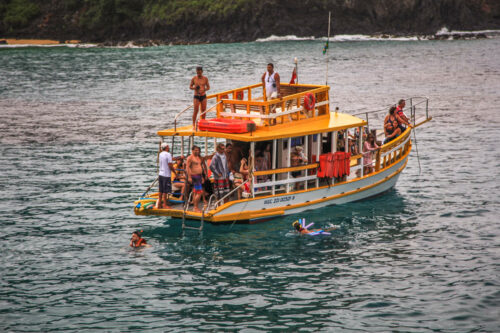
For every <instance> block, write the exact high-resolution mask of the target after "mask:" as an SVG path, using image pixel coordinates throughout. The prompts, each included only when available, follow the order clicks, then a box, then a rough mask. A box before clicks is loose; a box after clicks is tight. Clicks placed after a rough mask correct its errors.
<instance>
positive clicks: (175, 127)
mask: <svg viewBox="0 0 500 333" xmlns="http://www.w3.org/2000/svg"><path fill="white" fill-rule="evenodd" d="M192 107H194V104H191V105H190V106H188V107H187V108H185V109H184V110H182V111H181V112H179V113H177V114H176V115H175V118H174V129H175V131H177V118H179V116H180V115H181V114H183V113H184V112H186V111H187V110H189V109H190V108H192Z"/></svg>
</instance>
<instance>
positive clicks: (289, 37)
mask: <svg viewBox="0 0 500 333" xmlns="http://www.w3.org/2000/svg"><path fill="white" fill-rule="evenodd" d="M315 39H316V38H314V37H313V36H310V37H297V36H295V35H287V36H276V35H271V36H269V37H267V38H259V39H257V40H256V42H259V43H264V42H281V41H294V40H315Z"/></svg>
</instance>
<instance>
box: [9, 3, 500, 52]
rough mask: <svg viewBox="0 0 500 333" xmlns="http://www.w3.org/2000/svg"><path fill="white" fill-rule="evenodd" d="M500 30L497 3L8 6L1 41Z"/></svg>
mask: <svg viewBox="0 0 500 333" xmlns="http://www.w3.org/2000/svg"><path fill="white" fill-rule="evenodd" d="M328 11H331V12H332V25H333V26H332V31H333V32H334V33H401V34H407V33H433V32H435V31H436V30H438V29H439V28H441V27H443V26H447V27H448V28H450V29H484V28H499V27H500V1H498V0H404V1H402V0H363V1H353V0H51V1H47V0H3V1H2V2H0V36H3V37H31V38H52V39H82V40H85V41H125V40H131V39H157V40H161V41H163V42H170V41H173V42H228V41H244V40H254V39H255V38H260V37H267V36H269V35H271V34H275V35H298V36H311V35H314V36H319V35H324V31H325V26H326V23H327V22H326V21H327V15H328V14H327V12H328Z"/></svg>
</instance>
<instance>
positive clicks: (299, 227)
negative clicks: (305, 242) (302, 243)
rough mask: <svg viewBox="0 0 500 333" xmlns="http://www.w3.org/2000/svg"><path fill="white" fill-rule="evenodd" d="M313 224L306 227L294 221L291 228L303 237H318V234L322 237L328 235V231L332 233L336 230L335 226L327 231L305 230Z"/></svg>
mask: <svg viewBox="0 0 500 333" xmlns="http://www.w3.org/2000/svg"><path fill="white" fill-rule="evenodd" d="M313 224H314V223H310V224H309V225H308V226H303V225H302V223H300V222H299V221H295V222H293V223H292V226H293V227H294V228H295V230H297V231H298V232H299V233H300V234H301V235H304V234H312V235H320V234H323V235H330V233H329V232H328V231H332V230H335V229H337V226H335V227H331V228H328V229H314V230H309V229H307V227H310V226H311V225H313Z"/></svg>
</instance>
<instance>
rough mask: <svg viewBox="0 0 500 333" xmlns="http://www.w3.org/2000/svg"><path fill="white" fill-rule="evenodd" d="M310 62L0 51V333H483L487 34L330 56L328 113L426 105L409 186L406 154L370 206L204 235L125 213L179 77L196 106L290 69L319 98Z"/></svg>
mask: <svg viewBox="0 0 500 333" xmlns="http://www.w3.org/2000/svg"><path fill="white" fill-rule="evenodd" d="M322 48H323V43H322V42H321V41H281V42H267V43H266V42H263V43H258V42H254V43H241V44H212V45H191V46H162V47H153V48H138V49H130V48H67V47H58V48H13V49H0V114H1V116H2V120H1V122H0V143H1V145H0V198H1V200H0V225H1V226H2V230H1V231H2V237H1V243H0V244H1V248H2V249H1V256H0V265H1V267H2V270H1V271H0V319H1V320H0V331H15V332H33V331H62V332H71V331H78V332H85V331H98V330H104V331H115V332H126V331H158V332H161V331H174V332H175V331H177V332H186V331H244V332H259V331H262V332H267V331H271V330H276V331H335V332H337V331H346V332H349V331H367V332H373V331H377V332H387V331H398V332H399V331H404V332H427V331H433V332H498V329H499V327H500V320H499V318H500V278H499V277H500V222H499V217H498V215H499V213H500V200H499V197H500V182H499V180H498V179H499V177H500V149H499V148H498V145H499V144H498V143H499V141H500V115H499V114H500V107H499V105H500V57H499V56H498V55H499V54H500V39H486V40H470V41H385V42H384V41H377V42H373V41H371V42H370V41H366V42H338V43H331V44H330V50H329V52H330V53H329V56H328V57H329V71H328V83H329V84H330V85H331V89H332V90H331V99H332V103H331V105H332V107H333V108H334V107H336V106H338V107H339V108H340V110H341V111H342V110H343V111H347V112H350V113H354V112H360V111H365V110H373V109H380V108H381V107H385V106H387V105H389V104H392V103H394V102H396V101H397V100H399V99H400V98H405V97H411V96H427V97H429V98H430V108H431V109H430V111H431V115H432V116H433V117H434V118H433V121H432V122H430V123H428V124H426V125H425V126H422V127H419V128H418V129H417V132H416V135H417V139H418V141H417V143H418V150H419V157H420V163H421V166H422V172H421V173H420V172H419V167H418V162H417V156H416V153H415V151H413V152H412V153H411V156H410V159H409V162H408V165H407V167H406V169H405V170H404V172H403V173H402V174H401V177H400V178H399V181H398V184H397V185H396V187H395V188H394V189H393V190H391V191H390V192H387V193H385V194H384V195H382V196H379V197H376V198H372V199H369V200H365V201H362V202H356V203H351V204H346V205H342V206H335V207H327V208H323V209H318V210H314V211H309V212H307V213H304V214H301V215H300V216H291V217H282V218H278V219H274V220H271V221H268V222H265V223H261V224H257V225H234V226H230V225H225V226H213V225H206V226H205V230H204V232H203V233H202V234H201V235H200V234H198V233H197V232H185V233H183V232H182V229H181V227H180V221H179V220H172V219H168V218H164V217H144V216H135V215H134V213H133V201H134V200H136V199H137V197H138V196H139V195H140V194H141V193H142V192H143V191H144V189H145V188H146V187H147V186H148V185H149V183H150V182H151V181H152V180H153V179H154V177H155V172H156V150H157V146H158V137H157V136H156V131H157V130H159V129H165V128H169V127H171V126H172V119H173V117H174V115H175V114H176V113H177V112H178V111H179V110H181V109H183V108H184V107H185V106H186V105H188V104H189V103H190V102H191V98H192V97H191V92H190V91H189V90H188V85H189V81H190V78H191V77H192V76H193V75H194V68H195V66H197V65H202V66H203V67H204V69H205V75H207V76H208V78H209V80H210V83H211V87H212V91H213V92H215V91H223V90H226V89H229V88H233V87H237V86H244V85H248V84H252V83H257V82H258V81H259V80H260V76H261V75H262V73H263V72H264V71H265V67H266V64H267V63H268V62H273V63H274V64H275V66H276V70H277V71H278V72H279V73H280V75H281V77H282V80H283V81H288V80H289V78H290V76H291V71H292V68H293V58H294V57H297V58H298V60H299V80H300V82H304V83H317V84H323V83H325V57H326V56H324V55H323V54H322ZM183 121H184V122H189V115H188V116H187V117H186V119H184V120H183ZM299 217H306V218H307V220H308V221H310V222H314V223H315V226H316V227H328V226H331V225H334V224H335V225H339V226H340V228H339V229H338V230H336V231H334V232H332V235H331V236H327V237H300V236H298V235H296V234H294V233H293V232H292V227H291V222H293V221H294V220H295V219H296V218H299ZM136 229H143V230H144V237H145V238H146V239H147V240H148V242H149V243H150V244H152V247H151V248H147V249H144V250H139V251H137V250H131V249H130V248H129V247H128V241H129V238H130V234H131V233H132V231H134V230H136Z"/></svg>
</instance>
